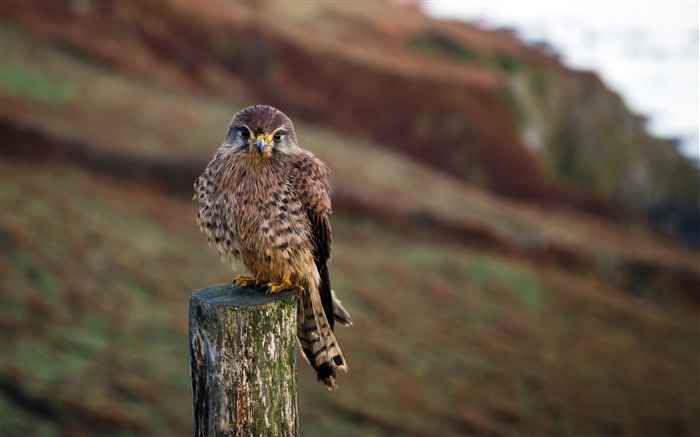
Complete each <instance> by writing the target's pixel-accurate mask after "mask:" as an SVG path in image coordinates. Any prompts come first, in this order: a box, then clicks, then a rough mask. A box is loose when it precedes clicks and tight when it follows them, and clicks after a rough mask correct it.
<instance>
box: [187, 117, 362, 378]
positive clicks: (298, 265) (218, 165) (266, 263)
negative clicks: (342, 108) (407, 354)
mask: <svg viewBox="0 0 700 437" xmlns="http://www.w3.org/2000/svg"><path fill="white" fill-rule="evenodd" d="M329 173H330V172H329V170H328V167H326V165H325V164H323V162H321V161H320V160H319V159H317V158H316V157H315V156H314V155H313V154H312V153H311V152H309V151H307V150H304V149H302V148H301V147H299V145H298V144H297V137H296V134H295V132H294V127H293V126H292V122H291V120H290V119H289V118H288V117H287V116H286V115H285V114H283V113H282V112H281V111H279V110H278V109H275V108H273V107H271V106H265V105H254V106H250V107H248V108H245V109H243V110H241V111H240V112H238V113H237V114H236V115H235V116H234V117H233V120H232V121H231V124H230V125H229V128H228V133H227V134H226V137H225V139H224V142H223V144H222V145H221V147H220V148H219V150H218V151H217V152H216V154H215V155H214V158H213V159H212V160H211V162H209V165H208V166H207V168H206V169H205V171H204V173H203V174H202V175H201V176H200V177H199V178H198V179H197V182H196V183H195V196H194V199H195V200H197V201H198V202H199V212H198V214H197V223H198V224H199V227H200V229H201V230H202V232H203V233H204V234H206V236H207V238H208V240H209V244H210V245H211V244H212V243H213V244H214V245H216V248H217V249H218V251H219V254H220V255H221V256H222V259H228V260H230V258H231V256H233V257H234V258H236V259H238V260H240V261H241V262H242V263H243V264H244V265H245V267H246V269H247V270H248V271H249V272H250V273H251V274H252V275H253V276H254V278H251V277H246V276H239V277H237V278H236V279H235V281H234V282H235V283H237V284H240V285H251V284H253V283H255V284H258V285H260V284H266V285H267V286H268V287H269V291H270V292H273V293H274V292H277V291H280V290H283V289H294V290H296V291H297V292H299V306H298V308H299V310H298V314H297V339H298V343H299V345H300V346H301V348H302V350H303V351H304V356H305V358H306V359H307V360H308V362H309V363H310V364H311V365H312V366H313V368H314V369H315V370H316V374H317V376H318V379H319V380H320V381H323V383H324V384H325V385H326V386H327V387H328V388H329V390H335V388H336V372H335V370H336V369H341V370H343V371H346V372H347V364H346V362H345V358H344V357H343V354H342V352H341V351H340V347H338V343H337V341H336V339H335V335H334V334H333V325H334V322H335V321H338V322H339V323H341V324H343V325H350V324H352V319H351V318H350V315H349V314H348V312H347V311H346V310H345V309H344V308H343V306H342V305H341V302H340V300H338V298H337V297H336V296H335V292H334V291H333V290H331V284H330V279H329V276H328V262H329V260H330V252H331V226H330V222H329V215H330V214H331V200H330V189H329V185H328V176H329Z"/></svg>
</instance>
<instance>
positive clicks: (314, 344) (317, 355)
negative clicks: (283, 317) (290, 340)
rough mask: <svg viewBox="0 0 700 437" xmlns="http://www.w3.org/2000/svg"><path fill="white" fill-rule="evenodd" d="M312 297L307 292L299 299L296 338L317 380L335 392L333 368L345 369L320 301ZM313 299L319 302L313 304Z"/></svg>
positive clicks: (343, 359)
mask: <svg viewBox="0 0 700 437" xmlns="http://www.w3.org/2000/svg"><path fill="white" fill-rule="evenodd" d="M313 296H314V293H309V295H303V296H302V297H301V302H300V303H301V305H300V311H299V314H298V318H297V339H298V340H299V344H300V346H301V348H302V350H303V351H304V357H305V358H306V360H307V361H308V362H309V364H311V366H312V367H313V368H314V369H315V370H316V375H317V376H318V379H319V381H323V383H324V384H325V385H326V386H327V387H328V389H329V390H333V391H334V390H335V389H336V387H337V385H336V380H335V379H336V373H335V369H341V370H343V371H345V372H347V370H348V367H347V364H346V363H345V358H344V357H343V353H342V352H341V350H340V347H339V346H338V342H337V341H336V339H335V335H333V331H332V330H331V328H330V325H329V324H328V320H327V319H326V315H325V314H324V313H323V306H322V305H321V302H320V299H319V298H318V295H317V294H316V299H314V297H313ZM314 300H318V302H316V303H315V302H314Z"/></svg>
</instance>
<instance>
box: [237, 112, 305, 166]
mask: <svg viewBox="0 0 700 437" xmlns="http://www.w3.org/2000/svg"><path fill="white" fill-rule="evenodd" d="M224 144H225V145H229V146H231V147H233V148H234V150H235V151H247V152H248V153H251V154H253V155H254V156H256V157H261V158H270V157H272V156H273V155H275V154H280V153H281V154H284V153H289V152H290V151H292V150H293V149H295V148H297V147H298V146H297V142H296V134H295V133H294V126H292V121H291V120H290V119H289V117H287V116H286V115H284V113H283V112H282V111H280V110H279V109H276V108H273V107H272V106H266V105H253V106H249V107H247V108H245V109H242V110H241V111H239V112H238V113H237V114H236V115H234V116H233V120H232V121H231V125H230V126H229V128H228V133H227V134H226V140H225V141H224Z"/></svg>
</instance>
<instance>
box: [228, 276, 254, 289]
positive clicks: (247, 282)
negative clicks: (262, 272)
mask: <svg viewBox="0 0 700 437" xmlns="http://www.w3.org/2000/svg"><path fill="white" fill-rule="evenodd" d="M233 283H234V284H235V285H240V286H242V287H249V286H251V285H254V284H255V278H251V277H250V276H237V277H236V279H234V280H233Z"/></svg>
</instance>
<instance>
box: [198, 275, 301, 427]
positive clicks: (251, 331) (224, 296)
mask: <svg viewBox="0 0 700 437" xmlns="http://www.w3.org/2000/svg"><path fill="white" fill-rule="evenodd" d="M296 319H297V297H296V295H295V294H294V292H291V291H283V292H280V293H275V294H269V293H266V292H265V289H264V288H263V289H258V288H255V287H241V286H232V285H231V284H220V285H214V286H211V287H207V288H202V289H199V290H195V291H194V292H193V293H192V295H191V297H190V375H191V378H192V408H193V420H194V435H195V436H256V437H257V436H298V435H299V419H298V411H297V371H296Z"/></svg>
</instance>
